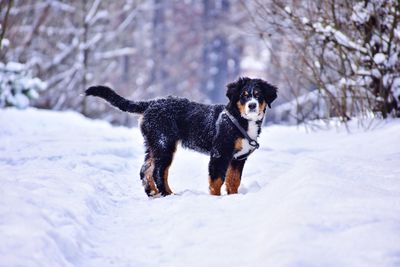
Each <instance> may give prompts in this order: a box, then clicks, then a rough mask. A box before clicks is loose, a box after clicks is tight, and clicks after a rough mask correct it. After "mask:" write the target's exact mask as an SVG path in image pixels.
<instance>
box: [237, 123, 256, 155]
mask: <svg viewBox="0 0 400 267" xmlns="http://www.w3.org/2000/svg"><path fill="white" fill-rule="evenodd" d="M247 134H248V135H249V136H250V138H251V139H253V140H256V141H257V137H258V126H257V124H256V122H255V121H249V129H248V130H247ZM251 149H254V147H253V146H251V145H250V144H249V141H248V140H247V139H246V138H243V139H242V149H241V150H240V151H238V152H236V153H235V154H234V155H233V156H234V157H235V158H237V157H240V156H241V155H244V154H247V153H249V151H250V150H251Z"/></svg>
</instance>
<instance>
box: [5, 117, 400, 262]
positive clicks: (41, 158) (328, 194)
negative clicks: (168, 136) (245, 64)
mask: <svg viewBox="0 0 400 267" xmlns="http://www.w3.org/2000/svg"><path fill="white" fill-rule="evenodd" d="M0 125H2V126H3V127H2V128H1V129H0V266H1V267H3V266H4V267H5V266H7V267H10V266H11V267H12V266H82V267H83V266H85V267H86V266H88V267H91V266H118V267H119V266H399V265H400V245H399V244H400V215H399V214H400V142H399V141H400V134H399V133H400V122H399V121H392V122H390V123H387V124H385V125H381V126H380V127H379V128H377V129H375V130H373V131H367V132H364V131H362V130H357V129H355V130H354V132H353V133H352V134H351V135H349V134H347V133H346V132H345V131H344V130H343V129H342V130H341V131H339V132H337V129H332V130H330V131H320V132H313V133H309V134H306V133H305V132H304V130H302V129H296V128H295V127H283V126H273V127H268V128H266V129H264V132H263V133H262V136H261V140H260V143H261V147H262V148H261V149H260V150H258V151H257V152H256V153H254V155H252V157H251V158H250V159H249V162H248V164H247V165H246V167H245V170H244V180H243V183H242V185H241V188H240V190H239V191H240V194H238V195H233V196H221V197H212V196H209V195H208V193H207V160H208V159H207V157H206V156H204V155H200V154H198V153H192V152H189V151H184V150H182V149H179V150H178V152H177V155H176V157H175V160H174V164H173V166H172V168H171V172H170V177H171V178H170V185H171V187H172V189H173V190H174V192H177V193H178V195H175V196H169V197H166V198H162V199H153V200H149V199H148V198H147V197H146V196H145V194H144V192H143V189H142V187H141V184H140V181H139V177H138V173H139V168H140V166H141V163H142V158H143V148H142V142H143V141H142V138H141V136H140V133H139V131H138V130H137V129H126V128H122V127H120V128H113V127H110V126H109V125H108V124H106V123H104V122H93V121H89V120H86V119H84V118H82V117H80V116H79V115H77V114H74V113H66V114H60V113H52V112H45V111H36V110H29V111H25V112H22V111H15V110H1V111H0Z"/></svg>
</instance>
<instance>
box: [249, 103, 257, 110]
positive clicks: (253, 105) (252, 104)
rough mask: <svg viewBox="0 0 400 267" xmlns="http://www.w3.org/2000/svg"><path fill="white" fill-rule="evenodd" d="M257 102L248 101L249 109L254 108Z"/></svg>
mask: <svg viewBox="0 0 400 267" xmlns="http://www.w3.org/2000/svg"><path fill="white" fill-rule="evenodd" d="M256 107H257V104H256V103H250V104H249V109H256Z"/></svg>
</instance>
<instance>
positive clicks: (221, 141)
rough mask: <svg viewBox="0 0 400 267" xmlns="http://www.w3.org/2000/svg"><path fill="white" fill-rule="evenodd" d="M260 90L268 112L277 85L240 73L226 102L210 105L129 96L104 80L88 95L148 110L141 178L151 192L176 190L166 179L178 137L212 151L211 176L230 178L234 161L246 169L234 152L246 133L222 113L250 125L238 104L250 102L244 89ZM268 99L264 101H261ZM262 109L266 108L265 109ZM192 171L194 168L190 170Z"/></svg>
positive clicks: (127, 108) (249, 91) (133, 109)
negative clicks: (242, 132) (137, 99)
mask: <svg viewBox="0 0 400 267" xmlns="http://www.w3.org/2000/svg"><path fill="white" fill-rule="evenodd" d="M244 91H247V93H245V94H246V95H247V97H248V96H249V94H252V97H253V99H254V98H255V95H256V94H259V95H257V101H258V102H259V105H260V107H261V106H263V107H264V109H263V110H262V111H263V112H265V107H266V105H268V106H270V104H271V103H272V101H274V100H275V98H276V97H277V94H276V93H277V89H276V88H275V87H274V86H272V85H270V84H268V83H267V82H265V81H263V80H261V79H249V78H240V79H239V80H238V81H236V82H234V83H230V84H229V85H228V90H227V96H228V98H229V100H230V101H229V103H228V104H227V105H226V106H225V105H205V104H200V103H196V102H192V101H189V100H187V99H184V98H176V97H168V98H162V99H156V100H149V101H130V100H127V99H125V98H123V97H121V96H119V95H118V94H116V93H115V92H114V91H113V90H111V89H110V88H108V87H105V86H94V87H90V88H89V89H87V90H86V95H92V96H98V97H101V98H103V99H105V100H106V101H108V102H109V103H110V104H112V105H114V106H116V107H118V108H119V109H121V110H122V111H127V112H132V113H139V114H142V115H143V119H142V122H141V125H140V128H141V131H142V134H143V137H144V140H145V146H146V155H145V163H144V164H143V166H142V169H141V173H140V176H141V179H142V181H143V184H144V186H145V191H146V193H147V194H148V195H149V196H152V195H155V194H157V193H160V194H161V195H163V196H164V195H168V194H170V193H171V190H170V189H169V186H168V183H167V175H168V168H169V166H170V165H171V163H172V159H173V154H174V152H175V150H176V146H177V143H178V141H180V142H181V144H182V146H183V147H186V148H190V149H193V150H196V151H199V152H202V153H206V154H209V155H210V162H209V179H210V186H211V183H213V182H215V181H216V180H217V179H221V180H222V182H223V181H224V180H225V175H226V172H227V169H228V167H229V166H233V167H235V168H237V169H238V170H239V171H240V175H241V172H242V170H243V166H244V163H245V160H243V161H240V162H239V161H237V160H235V159H234V158H233V155H234V153H235V152H237V151H236V150H235V142H236V141H237V140H238V139H242V138H243V136H242V134H241V133H240V132H239V131H238V129H237V128H236V127H235V126H234V125H233V124H232V123H231V122H230V121H229V119H227V118H226V117H225V116H222V115H221V112H222V111H223V110H224V109H226V110H227V111H228V112H230V113H231V114H232V115H233V116H234V117H235V118H236V119H237V120H238V121H239V123H240V125H241V126H242V127H243V128H244V129H245V130H248V127H249V126H248V125H249V121H248V119H246V118H244V117H243V116H242V115H243V114H241V111H240V109H239V105H244V104H245V103H246V99H244V98H245V97H244V96H243V95H242V93H243V92H244ZM263 102H265V105H262V103H263ZM260 112H261V111H260ZM261 122H262V118H261V120H259V121H258V122H257V126H258V134H259V133H260V132H261ZM188 175H190V174H188Z"/></svg>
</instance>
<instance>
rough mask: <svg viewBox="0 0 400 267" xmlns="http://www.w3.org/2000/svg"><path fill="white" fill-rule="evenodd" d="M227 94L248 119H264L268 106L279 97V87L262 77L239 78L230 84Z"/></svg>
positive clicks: (233, 104) (232, 104)
mask: <svg viewBox="0 0 400 267" xmlns="http://www.w3.org/2000/svg"><path fill="white" fill-rule="evenodd" d="M227 87H228V90H227V93H226V96H227V97H228V98H229V101H230V103H231V106H232V107H236V108H237V109H238V110H239V112H240V115H241V116H242V117H243V118H245V119H247V120H253V121H256V120H262V119H263V117H264V115H265V110H266V107H267V106H268V107H270V108H271V103H272V102H273V101H274V100H275V99H276V97H277V93H276V92H277V88H276V87H274V86H272V85H270V84H269V83H267V82H266V81H263V80H261V79H250V78H239V79H238V80H237V81H236V82H233V83H230V84H228V86H227Z"/></svg>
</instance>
